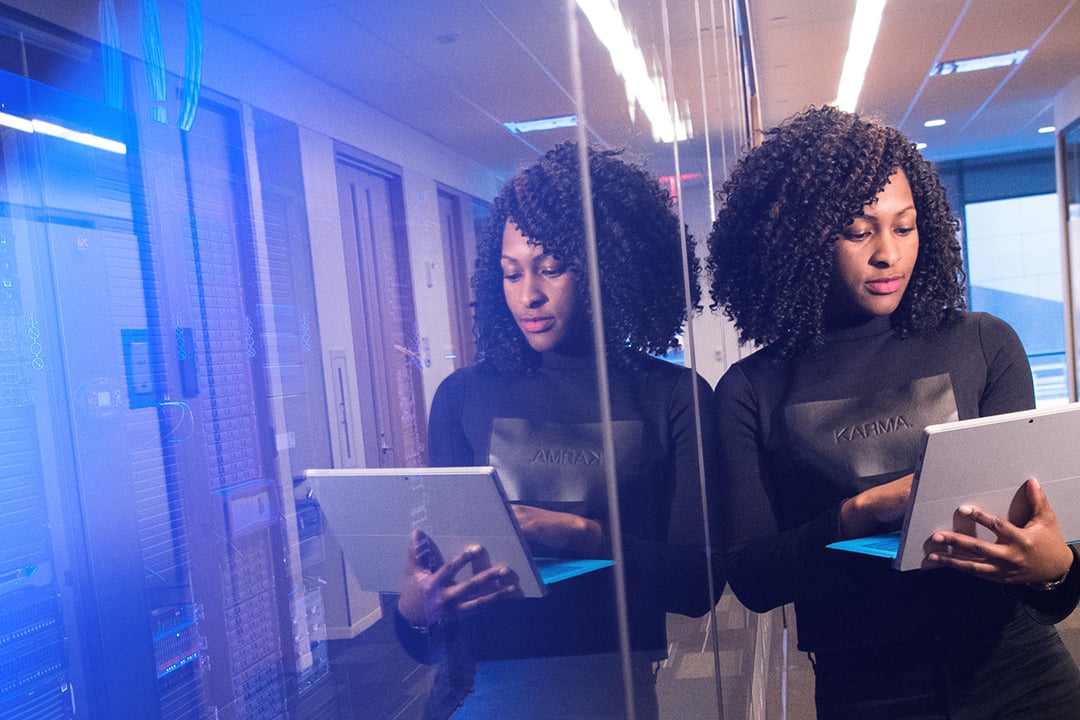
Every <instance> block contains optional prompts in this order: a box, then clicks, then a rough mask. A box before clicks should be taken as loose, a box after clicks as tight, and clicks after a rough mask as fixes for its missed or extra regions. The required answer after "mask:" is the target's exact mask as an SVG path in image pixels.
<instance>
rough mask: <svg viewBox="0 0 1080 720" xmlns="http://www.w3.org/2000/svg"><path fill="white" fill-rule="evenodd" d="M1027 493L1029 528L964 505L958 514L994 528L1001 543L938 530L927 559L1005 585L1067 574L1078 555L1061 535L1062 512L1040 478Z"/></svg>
mask: <svg viewBox="0 0 1080 720" xmlns="http://www.w3.org/2000/svg"><path fill="white" fill-rule="evenodd" d="M1024 492H1025V495H1026V497H1027V501H1028V504H1029V506H1030V508H1031V517H1030V518H1029V519H1028V520H1027V522H1025V523H1024V524H1023V526H1017V525H1014V524H1013V523H1011V522H1009V521H1008V520H1007V519H1006V518H1001V517H998V516H996V515H991V514H990V513H987V512H983V511H982V510H980V509H979V508H977V507H972V506H970V505H962V506H960V508H958V509H957V513H958V514H959V515H960V516H961V517H962V518H965V519H967V520H969V521H973V522H975V523H978V524H979V525H982V526H983V527H985V528H988V529H989V530H990V531H991V532H993V533H994V535H995V536H996V538H997V539H996V541H995V542H988V541H986V540H979V539H978V538H976V537H973V536H972V535H967V534H964V533H959V532H937V533H934V534H933V535H932V536H931V538H930V540H929V541H928V542H927V544H926V549H927V556H926V559H927V560H928V561H929V562H930V563H932V564H935V565H941V566H944V567H951V568H956V569H957V570H963V571H964V572H966V573H970V574H972V575H975V576H976V577H981V578H986V579H987V580H993V581H994V582H1000V583H1048V582H1052V581H1054V580H1057V579H1059V578H1061V577H1062V576H1064V575H1065V573H1066V572H1068V570H1069V568H1070V567H1071V566H1072V562H1073V553H1072V551H1071V550H1070V549H1069V546H1068V545H1066V544H1065V540H1064V538H1063V537H1062V535H1061V528H1060V527H1059V526H1058V522H1057V516H1056V515H1055V514H1054V511H1053V509H1052V508H1051V507H1050V502H1049V501H1048V500H1047V499H1046V495H1045V493H1043V491H1042V488H1041V487H1039V481H1038V480H1036V479H1035V478H1030V479H1028V481H1027V482H1026V483H1024Z"/></svg>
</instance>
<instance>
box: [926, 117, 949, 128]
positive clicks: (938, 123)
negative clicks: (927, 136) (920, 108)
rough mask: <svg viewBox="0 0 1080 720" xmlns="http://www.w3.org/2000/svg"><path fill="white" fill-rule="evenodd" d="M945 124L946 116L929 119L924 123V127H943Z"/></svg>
mask: <svg viewBox="0 0 1080 720" xmlns="http://www.w3.org/2000/svg"><path fill="white" fill-rule="evenodd" d="M944 124H945V118H935V119H934V120H927V121H926V122H924V123H923V127H941V126H942V125H944Z"/></svg>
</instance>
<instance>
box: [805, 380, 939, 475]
mask: <svg viewBox="0 0 1080 720" xmlns="http://www.w3.org/2000/svg"><path fill="white" fill-rule="evenodd" d="M784 417H785V421H786V425H787V432H788V435H789V441H790V442H791V447H792V450H793V456H794V459H795V461H796V462H797V463H799V464H808V465H810V466H812V467H814V468H816V469H817V470H818V471H820V472H821V473H822V474H823V475H824V476H825V477H829V478H833V479H834V481H836V482H839V483H843V484H845V485H846V484H847V483H853V484H854V486H855V487H856V488H857V490H859V491H861V490H865V489H867V488H869V487H872V486H874V485H876V484H878V483H880V482H881V481H883V480H887V479H894V478H896V477H899V476H900V475H903V474H905V473H908V472H911V471H912V470H914V468H915V464H916V462H917V461H918V452H919V437H920V435H921V433H922V430H923V428H924V427H926V426H927V425H933V424H937V423H943V422H949V421H952V420H956V419H957V418H958V417H959V416H958V413H957V408H956V399H955V397H954V395H953V387H952V381H951V379H950V377H949V375H948V373H945V374H941V375H935V376H933V377H926V378H919V379H917V380H914V381H913V382H911V383H910V384H909V385H906V386H903V387H893V388H887V389H882V390H879V391H877V392H866V393H865V394H863V395H861V396H860V397H853V398H844V399H840V400H821V401H815V402H806V403H798V404H793V405H788V406H787V407H785V408H784Z"/></svg>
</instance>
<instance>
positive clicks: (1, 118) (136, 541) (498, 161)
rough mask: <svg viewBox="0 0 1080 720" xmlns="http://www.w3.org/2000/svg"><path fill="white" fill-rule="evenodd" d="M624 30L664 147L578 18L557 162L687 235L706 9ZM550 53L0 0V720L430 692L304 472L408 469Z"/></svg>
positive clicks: (703, 676)
mask: <svg viewBox="0 0 1080 720" xmlns="http://www.w3.org/2000/svg"><path fill="white" fill-rule="evenodd" d="M621 6H622V10H623V12H624V21H623V23H624V28H626V30H627V32H628V33H632V34H633V36H634V37H636V43H637V46H638V48H639V49H640V51H641V53H642V57H643V58H644V62H645V65H646V67H647V68H648V70H649V72H650V73H651V74H652V80H653V81H654V82H659V81H660V80H663V86H664V88H665V89H664V90H663V92H661V99H662V104H663V106H664V108H665V109H666V111H668V112H669V113H670V116H672V117H677V118H680V120H681V121H682V122H683V123H684V125H685V128H686V129H685V135H686V138H685V140H683V141H681V142H679V143H677V144H676V143H670V142H667V141H665V140H664V139H663V138H661V139H660V140H657V139H656V136H654V134H653V132H652V130H651V129H650V128H649V127H648V125H647V123H646V122H645V114H644V112H643V111H641V109H640V108H639V107H638V103H637V101H636V100H635V101H634V104H633V105H631V104H630V103H629V101H628V98H627V94H626V90H625V87H624V86H623V84H622V82H621V81H620V80H618V78H617V76H616V74H615V71H614V69H613V67H612V65H611V61H610V59H609V56H608V54H607V52H606V50H604V48H603V46H602V44H601V43H600V42H599V40H598V39H597V38H596V35H595V34H594V33H593V32H592V31H591V30H587V29H586V27H585V26H584V23H583V26H582V29H581V39H582V48H581V55H580V61H581V63H582V67H583V68H585V70H586V72H585V82H584V88H583V96H584V106H585V107H587V108H588V113H589V114H588V118H589V125H588V127H587V128H585V130H586V131H587V138H588V140H589V141H590V142H592V143H594V144H596V145H599V146H617V147H624V148H626V149H627V153H626V155H627V157H628V158H631V159H633V160H635V161H641V162H643V163H645V164H647V165H648V167H649V168H650V170H652V171H653V172H654V173H655V174H657V175H660V176H663V179H664V182H665V186H666V187H667V188H668V190H669V192H671V194H672V195H674V196H677V200H678V203H679V206H678V207H679V211H680V213H681V217H682V219H683V221H684V223H685V224H686V225H687V226H689V229H690V232H691V235H693V236H694V237H698V238H700V237H704V234H705V233H706V232H707V229H708V226H709V223H710V222H711V219H712V215H713V208H712V205H711V201H712V194H713V189H714V187H715V183H714V175H717V174H719V173H720V172H722V170H721V168H722V166H723V165H724V164H726V162H727V160H730V159H731V158H732V157H733V156H734V154H735V149H736V148H737V147H739V146H741V144H742V142H743V140H744V138H745V134H746V130H745V128H744V127H743V123H742V122H741V121H739V120H737V119H736V118H739V117H741V116H742V104H741V96H742V92H741V90H740V88H741V86H742V82H741V80H739V79H738V78H739V69H738V68H739V65H738V63H736V62H734V61H733V58H735V57H736V56H737V54H738V50H737V43H738V39H737V38H736V37H735V33H734V32H733V31H732V30H731V23H730V20H729V19H730V18H731V17H732V14H733V13H732V9H731V7H730V6H729V5H728V4H727V3H717V2H714V3H704V4H703V3H698V2H694V3H671V4H670V6H669V5H668V3H663V2H662V3H659V4H657V3H653V2H633V3H631V2H624V3H622V4H621ZM580 19H582V20H583V19H584V16H582V17H581V18H580ZM702 28H706V30H705V31H704V32H702V30H701V29H702ZM335 30H341V31H340V32H335ZM313 38H316V39H317V40H313ZM417 39H422V42H420V41H416V40H417ZM402 48H406V49H407V50H402ZM316 51H317V52H316ZM511 59H513V62H512V63H511V62H510V60H511ZM569 61H570V53H569V51H568V47H567V34H566V17H565V14H564V12H563V8H561V7H560V6H559V4H557V3H541V4H533V5H530V6H528V7H527V9H525V10H516V9H512V8H507V7H497V6H495V5H489V4H486V3H483V2H476V3H469V4H453V5H450V4H436V5H434V6H433V5H432V4H430V3H424V4H420V3H416V2H401V3H394V4H392V5H389V6H385V7H380V8H378V9H377V10H376V9H373V8H367V7H364V4H353V5H346V4H336V5H332V4H315V5H314V6H312V5H311V4H308V3H304V4H297V3H291V2H285V3H271V4H269V5H267V6H265V7H263V6H259V7H257V8H256V7H255V6H250V5H249V4H247V3H242V2H223V3H203V4H201V5H200V3H197V2H193V1H189V2H184V3H180V2H166V1H165V0H161V1H160V2H153V1H152V0H151V1H148V2H140V3H134V2H113V0H101V1H100V2H92V1H84V2H74V3H61V4H57V6H56V7H52V6H48V7H42V6H40V4H39V3H35V2H30V1H26V2H18V1H17V2H14V3H11V4H10V5H9V6H5V7H3V8H0V73H2V74H0V89H2V91H3V96H2V102H3V103H4V106H3V107H2V108H0V180H2V182H0V210H2V212H0V280H2V284H0V291H2V292H0V297H2V298H3V299H4V308H5V310H4V312H3V318H4V320H3V322H2V323H0V327H2V328H3V332H2V333H0V338H2V342H3V343H4V345H3V347H4V350H3V355H2V357H3V358H4V360H3V362H4V374H3V383H2V384H0V391H2V392H0V398H2V401H0V418H2V427H3V428H4V440H5V458H6V459H7V460H8V462H7V463H5V465H4V470H3V471H2V475H0V493H2V497H0V507H2V508H3V515H2V516H0V517H2V518H3V520H2V524H0V538H2V539H3V542H0V547H3V548H5V553H6V554H5V556H4V558H3V560H2V564H0V647H2V648H3V654H4V657H5V661H4V662H3V663H0V715H4V716H5V717H7V716H11V717H24V716H25V717H48V718H63V717H113V716H115V717H121V716H125V715H127V716H131V717H140V718H142V717H147V718H150V717H161V718H211V717H213V718H259V719H260V720H261V719H262V718H278V717H280V718H284V717H294V718H295V717H301V718H304V717H313V718H314V717H318V718H326V717H341V718H347V717H368V718H372V717H375V718H377V717H419V712H420V710H419V709H420V708H421V707H422V705H423V699H424V698H425V697H426V695H427V693H428V690H429V687H430V684H431V682H432V673H431V671H430V670H429V669H426V668H422V667H417V665H416V664H415V663H413V662H412V661H410V660H409V658H408V657H407V656H406V655H405V654H404V653H403V652H402V651H401V649H400V648H399V647H398V645H397V641H396V639H395V638H394V637H393V632H392V627H390V623H389V621H388V620H389V619H390V618H392V603H391V600H392V598H391V597H390V596H388V595H380V594H378V593H375V592H371V591H369V590H366V589H365V588H363V587H361V586H359V585H358V583H357V581H356V578H355V577H354V576H353V575H352V574H351V573H350V570H349V568H348V567H347V565H345V564H344V563H343V561H342V556H341V553H340V550H339V549H337V548H336V547H334V545H333V542H332V539H331V538H329V537H328V536H327V534H326V533H324V532H323V530H324V527H323V522H324V518H323V516H322V515H321V514H320V512H319V508H318V506H317V504H315V502H314V498H312V497H309V492H308V491H309V487H307V486H306V485H305V484H304V483H303V482H302V481H301V477H302V472H303V470H305V469H307V468H316V467H363V466H368V467H376V466H398V465H421V464H424V463H426V462H427V459H428V458H427V451H428V448H427V447H426V423H427V411H428V408H429V407H430V405H431V401H432V396H433V394H434V391H435V388H436V387H437V386H438V384H439V381H440V380H441V379H442V378H444V377H446V376H447V375H449V374H450V373H451V372H452V371H453V370H454V368H456V367H461V366H463V365H465V364H468V363H469V362H471V361H472V360H473V352H474V348H473V346H472V341H473V334H472V327H471V309H470V306H469V303H470V302H471V299H472V296H471V294H470V293H471V289H470V285H469V279H468V278H469V276H470V275H471V271H472V268H473V265H474V262H475V243H476V238H477V237H478V235H479V234H480V232H481V231H482V228H483V227H484V224H485V220H486V218H487V216H488V212H489V207H488V203H489V202H490V200H491V199H492V198H493V197H494V196H495V194H496V192H497V189H498V187H499V186H500V185H501V183H502V181H503V180H504V179H505V178H506V177H509V176H510V175H512V174H513V173H514V172H515V171H516V169H517V168H519V167H521V166H524V165H526V164H528V163H530V162H533V161H534V160H535V159H536V158H537V157H538V156H539V154H540V153H541V152H542V151H545V150H547V149H549V148H550V147H553V146H554V145H555V144H557V143H558V142H560V141H562V140H565V139H567V138H570V137H573V136H574V133H575V132H576V130H575V129H573V128H562V129H556V130H551V131H548V132H546V133H541V134H535V133H533V134H512V133H510V132H508V131H507V130H506V129H505V128H504V127H503V126H502V121H505V120H523V119H529V118H534V117H553V116H558V115H571V114H575V113H576V112H577V110H578V105H580V104H582V103H581V102H580V98H578V99H577V100H575V97H574V93H573V92H572V91H571V90H570V86H571V82H570V75H569V70H568V67H569ZM504 66H505V67H504ZM478 68H479V71H478ZM729 68H730V71H729ZM450 78H453V80H451V79H450ZM413 87H417V88H423V92H410V91H409V90H410V89H411V88H413ZM706 98H708V101H707V102H706ZM628 107H635V108H637V109H635V110H634V111H633V112H628ZM663 112H664V111H661V114H663ZM58 128H59V129H58ZM31 130H32V131H33V132H30V131H31ZM43 131H44V132H43ZM118 150H122V152H117V151H118ZM717 157H719V158H720V159H719V161H717V159H716V158H717ZM716 332H721V331H716ZM701 335H704V337H702V339H701V340H700V343H699V344H701V345H702V346H704V347H709V348H712V347H713V346H715V345H716V344H718V343H722V342H723V340H722V338H721V340H720V341H717V340H716V338H715V333H714V335H713V336H710V335H709V333H699V336H701ZM703 354H704V355H707V356H708V358H709V359H710V360H711V358H712V357H713V355H714V353H713V352H712V351H711V350H710V352H709V353H703ZM690 355H692V353H690ZM716 362H717V363H719V362H721V361H719V360H718V361H716ZM711 368H712V372H711V377H710V379H715V377H716V376H717V375H718V371H716V364H714V365H712V366H711ZM703 372H704V374H706V376H709V375H710V373H709V372H708V371H703ZM688 522H698V523H700V522H703V519H698V518H693V519H692V520H688ZM704 622H705V623H706V624H705V626H704V627H705V630H704V632H703V631H702V629H701V627H699V626H696V625H695V626H694V627H693V628H686V627H683V628H676V629H675V631H674V632H671V633H670V636H671V637H672V638H674V639H677V641H678V642H684V640H683V637H684V634H683V633H684V631H685V638H686V640H685V645H686V646H689V645H692V644H694V643H696V641H697V640H698V636H699V635H700V636H702V637H706V636H709V635H710V634H711V637H712V638H715V627H713V626H712V625H711V622H712V621H711V620H706V621H704ZM710 639H711V638H710ZM679 661H680V664H679V665H678V667H676V666H675V665H672V666H671V667H670V668H665V669H662V670H661V675H660V682H661V692H662V693H663V690H664V688H665V685H664V683H665V682H666V681H667V678H671V679H672V681H674V680H675V679H676V677H678V678H679V679H680V682H681V681H682V680H684V679H686V678H691V681H689V682H685V683H682V684H681V685H680V686H679V687H680V691H679V694H678V695H677V696H675V695H673V696H672V697H671V698H670V699H665V698H664V697H662V698H661V703H662V713H664V716H665V717H666V716H668V714H670V716H672V717H676V716H678V712H679V711H678V710H677V709H676V708H677V705H678V703H679V702H680V701H682V699H684V698H685V697H687V692H686V688H687V687H688V686H689V685H690V684H692V682H693V680H701V681H702V683H703V684H704V685H705V686H706V687H705V688H704V691H703V692H702V693H701V694H702V695H703V696H705V697H707V698H716V697H717V694H716V693H715V692H714V691H713V688H714V687H715V683H716V681H717V678H716V677H715V672H714V670H713V668H715V667H716V657H715V654H714V652H713V650H712V649H706V650H705V651H701V650H700V648H696V649H695V650H694V651H693V652H686V653H684V654H680V655H679ZM692 668H697V669H696V670H693V669H692ZM665 673H667V674H666V675H665ZM665 702H667V703H669V704H668V705H666V706H665V705H664V703H665ZM711 702H712V703H714V704H715V702H716V700H715V699H711ZM665 708H671V709H670V710H665ZM717 712H718V709H717Z"/></svg>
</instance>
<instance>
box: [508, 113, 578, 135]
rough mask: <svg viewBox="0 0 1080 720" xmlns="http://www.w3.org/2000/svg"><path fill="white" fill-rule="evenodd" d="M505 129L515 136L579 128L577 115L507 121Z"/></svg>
mask: <svg viewBox="0 0 1080 720" xmlns="http://www.w3.org/2000/svg"><path fill="white" fill-rule="evenodd" d="M503 127H505V128H506V129H507V130H509V131H510V132H512V133H514V134H515V135H519V134H521V133H531V132H540V131H541V130H556V129H558V128H570V127H577V115H561V116H559V117H550V118H541V119H540V120H522V121H520V122H513V121H507V122H504V123H503Z"/></svg>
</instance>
